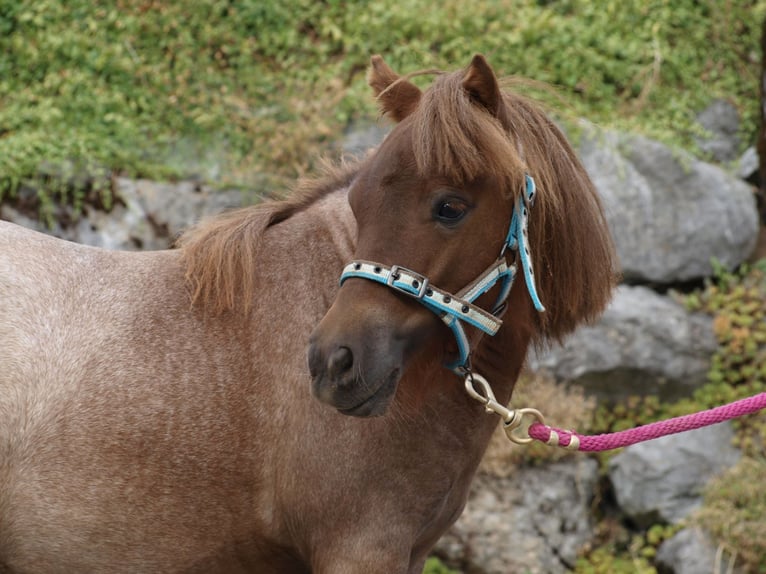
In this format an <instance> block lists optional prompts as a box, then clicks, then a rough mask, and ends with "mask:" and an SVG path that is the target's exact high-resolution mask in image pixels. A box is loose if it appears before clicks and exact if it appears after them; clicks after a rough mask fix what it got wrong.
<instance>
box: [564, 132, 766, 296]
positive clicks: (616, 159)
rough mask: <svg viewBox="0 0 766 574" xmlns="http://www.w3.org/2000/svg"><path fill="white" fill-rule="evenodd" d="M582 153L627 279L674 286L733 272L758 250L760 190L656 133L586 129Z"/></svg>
mask: <svg viewBox="0 0 766 574" xmlns="http://www.w3.org/2000/svg"><path fill="white" fill-rule="evenodd" d="M578 152H579V155H580V158H581V159H582V162H583V164H584V165H585V168H586V170H587V171H588V174H589V175H590V177H591V179H592V180H593V182H594V184H595V185H596V188H597V189H598V191H599V193H600V195H601V197H602V199H603V203H604V207H605V210H606V215H607V219H608V221H609V226H610V228H611V230H612V235H613V236H614V240H615V244H616V247H617V252H618V255H619V259H620V263H621V267H622V273H623V276H624V278H625V280H626V281H627V282H640V283H653V284H673V283H677V282H683V281H689V280H696V279H700V278H703V277H709V276H710V275H711V274H712V271H713V268H712V265H711V260H712V259H716V260H718V261H719V262H720V263H721V264H723V265H724V266H725V267H727V268H729V269H732V268H734V267H736V266H737V265H739V264H740V263H742V262H743V261H745V260H746V259H747V257H748V256H749V255H750V254H751V252H752V251H753V248H754V247H755V243H756V240H757V236H758V212H757V209H756V203H755V195H754V191H753V189H752V188H751V187H750V186H749V185H748V184H747V183H745V182H743V181H741V180H740V179H738V178H737V177H735V176H732V175H730V174H728V173H727V172H725V171H724V170H722V169H720V168H719V167H717V166H715V165H712V164H709V163H705V162H702V161H699V160H697V159H695V158H694V157H693V156H691V155H690V154H688V153H686V152H684V151H681V150H674V149H671V148H669V147H667V146H665V145H663V144H661V143H659V142H657V141H653V140H650V139H648V138H645V137H642V136H638V135H630V134H622V133H617V132H598V133H595V132H592V131H591V130H589V129H587V128H586V129H585V132H584V134H583V136H582V138H581V141H580V145H579V148H578Z"/></svg>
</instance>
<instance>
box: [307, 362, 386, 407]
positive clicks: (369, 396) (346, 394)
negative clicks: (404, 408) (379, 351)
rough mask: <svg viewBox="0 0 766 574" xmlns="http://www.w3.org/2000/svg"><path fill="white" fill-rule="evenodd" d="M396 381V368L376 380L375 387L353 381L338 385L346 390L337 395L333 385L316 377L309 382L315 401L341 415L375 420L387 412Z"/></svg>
mask: <svg viewBox="0 0 766 574" xmlns="http://www.w3.org/2000/svg"><path fill="white" fill-rule="evenodd" d="M399 378H400V370H399V369H398V368H397V369H393V370H392V371H391V372H389V374H388V375H387V376H385V377H383V378H382V379H379V382H378V384H372V385H371V384H370V383H369V381H366V380H363V379H362V378H361V377H355V378H354V379H353V380H350V381H346V382H345V384H343V385H342V386H343V387H344V388H345V389H346V390H344V391H339V390H338V385H337V383H333V382H328V381H326V380H325V377H318V378H314V380H313V382H312V391H313V394H314V396H315V397H316V398H317V399H319V401H321V402H323V403H325V404H327V405H329V406H331V407H334V408H335V409H337V411H338V412H339V413H341V414H344V415H347V416H353V417H360V418H366V417H379V416H382V415H384V414H386V412H387V411H388V407H389V406H390V404H391V401H392V400H393V398H394V395H395V394H396V387H397V385H398V383H399ZM328 383H329V384H328ZM351 389H353V390H351ZM333 391H334V392H333Z"/></svg>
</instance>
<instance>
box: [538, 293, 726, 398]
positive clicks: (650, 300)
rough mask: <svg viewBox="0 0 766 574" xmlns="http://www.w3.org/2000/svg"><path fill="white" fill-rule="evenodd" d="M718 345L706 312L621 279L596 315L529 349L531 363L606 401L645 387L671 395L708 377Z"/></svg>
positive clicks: (650, 391)
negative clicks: (555, 341) (558, 340)
mask: <svg viewBox="0 0 766 574" xmlns="http://www.w3.org/2000/svg"><path fill="white" fill-rule="evenodd" d="M716 348H717V342H716V339H715V335H714V333H713V320H712V318H711V317H709V316H707V315H703V314H699V313H689V312H687V311H686V309H684V307H683V306H682V305H681V304H680V303H677V302H676V301H675V300H673V299H672V298H671V297H668V296H665V295H660V294H658V293H655V292H654V291H652V290H650V289H648V288H647V287H640V286H636V287H631V286H627V285H621V286H620V287H618V288H617V289H616V290H615V295H614V298H613V299H612V302H611V303H610V305H609V307H608V308H607V309H606V311H605V312H604V314H603V315H602V316H601V318H600V319H599V320H598V322H596V323H594V324H593V325H584V326H582V327H580V328H579V329H578V330H577V331H575V332H574V333H573V334H572V335H571V336H570V337H569V338H568V339H567V340H566V341H565V342H564V343H563V344H562V345H557V346H554V347H552V348H550V349H548V350H546V351H542V352H535V351H533V352H532V353H530V357H529V360H528V366H529V368H530V370H532V371H542V370H544V371H547V372H549V373H550V374H552V375H553V376H554V378H555V379H556V380H557V381H560V382H574V383H576V384H578V385H580V386H582V387H583V388H584V389H585V390H586V392H587V393H589V394H591V395H595V396H597V397H598V398H599V399H602V400H606V401H608V402H617V401H619V400H621V399H624V398H626V397H628V396H631V395H649V394H652V395H659V396H660V398H661V399H663V400H673V399H677V398H679V397H682V396H688V395H690V394H691V393H692V391H693V390H694V389H696V388H698V387H699V386H701V385H702V384H704V383H705V382H706V374H707V371H708V370H709V368H710V356H711V355H712V354H713V353H714V352H715V350H716Z"/></svg>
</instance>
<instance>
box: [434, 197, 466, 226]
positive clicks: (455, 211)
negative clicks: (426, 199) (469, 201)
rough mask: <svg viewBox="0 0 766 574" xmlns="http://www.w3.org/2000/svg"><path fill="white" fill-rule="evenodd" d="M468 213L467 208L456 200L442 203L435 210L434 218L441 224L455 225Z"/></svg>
mask: <svg viewBox="0 0 766 574" xmlns="http://www.w3.org/2000/svg"><path fill="white" fill-rule="evenodd" d="M467 211H468V206H467V205H466V204H465V203H464V202H462V201H460V200H457V199H450V200H448V201H442V202H441V203H439V204H438V206H437V208H436V217H437V218H438V219H440V220H441V221H442V222H443V223H457V222H458V221H460V220H461V219H463V216H465V214H466V213H467Z"/></svg>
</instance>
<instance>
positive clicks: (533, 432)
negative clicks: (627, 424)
mask: <svg viewBox="0 0 766 574" xmlns="http://www.w3.org/2000/svg"><path fill="white" fill-rule="evenodd" d="M764 408H766V393H760V394H758V395H755V396H753V397H748V398H746V399H740V400H738V401H734V402H733V403H729V404H728V405H723V406H721V407H716V408H714V409H710V410H707V411H702V412H699V413H694V414H691V415H684V416H681V417H676V418H673V419H669V420H666V421H659V422H656V423H651V424H648V425H644V426H640V427H637V428H634V429H629V430H624V431H620V432H615V433H607V434H599V435H594V436H587V435H581V434H578V433H576V432H573V431H568V430H563V429H557V428H553V427H550V426H547V425H544V424H541V423H539V422H535V423H532V424H531V425H530V427H529V436H530V438H533V439H535V440H538V441H541V442H544V443H546V444H549V445H551V446H560V447H562V448H567V449H569V450H578V451H581V452H600V451H603V450H611V449H615V448H621V447H624V446H629V445H631V444H635V443H637V442H643V441H647V440H652V439H655V438H659V437H662V436H667V435H671V434H676V433H680V432H685V431H690V430H694V429H698V428H701V427H704V426H708V425H713V424H716V423H720V422H723V421H727V420H730V419H733V418H737V417H741V416H744V415H750V414H753V413H756V412H758V411H760V410H761V409H764Z"/></svg>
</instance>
